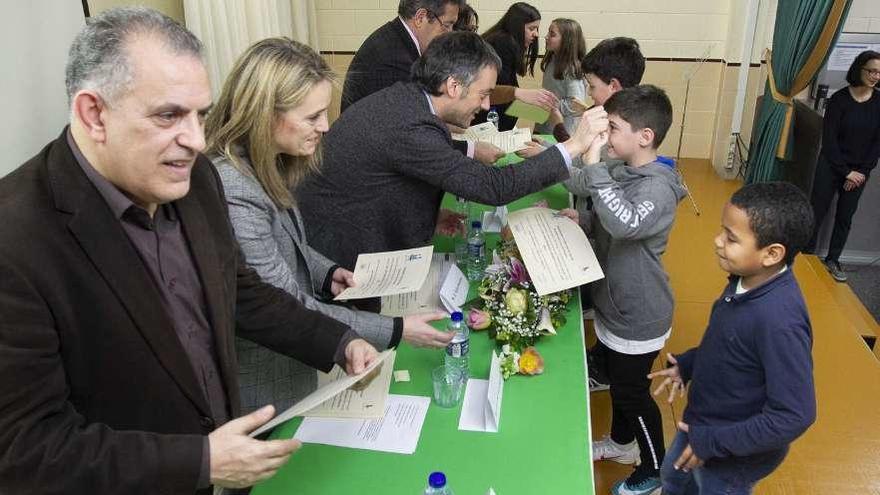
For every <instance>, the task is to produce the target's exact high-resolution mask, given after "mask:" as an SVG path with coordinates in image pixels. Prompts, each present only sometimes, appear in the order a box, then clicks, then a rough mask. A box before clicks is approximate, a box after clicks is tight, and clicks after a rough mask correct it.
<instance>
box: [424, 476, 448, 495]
mask: <svg viewBox="0 0 880 495" xmlns="http://www.w3.org/2000/svg"><path fill="white" fill-rule="evenodd" d="M425 495H453V493H452V488H449V486H447V485H446V475H445V474H443V473H441V472H440V471H437V472H436V473H431V475H430V476H428V488H425Z"/></svg>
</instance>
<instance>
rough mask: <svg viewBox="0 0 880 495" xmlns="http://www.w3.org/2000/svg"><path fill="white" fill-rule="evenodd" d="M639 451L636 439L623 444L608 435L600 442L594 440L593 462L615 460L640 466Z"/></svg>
mask: <svg viewBox="0 0 880 495" xmlns="http://www.w3.org/2000/svg"><path fill="white" fill-rule="evenodd" d="M639 453H640V452H639V444H638V443H636V441H635V440H633V441H632V442H630V443H628V444H626V445H621V444H619V443H617V442H615V441H614V440H612V439H611V437H610V436H607V437H604V438H603V439H602V440H599V441H598V442H593V462H595V461H614V462H618V463H620V464H635V465H636V466H638V465H639V464H640V463H641V458H640V457H639Z"/></svg>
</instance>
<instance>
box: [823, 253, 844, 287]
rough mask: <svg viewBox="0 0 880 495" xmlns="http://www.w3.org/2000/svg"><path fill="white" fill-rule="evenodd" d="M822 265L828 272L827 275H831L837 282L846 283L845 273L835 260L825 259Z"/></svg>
mask: <svg viewBox="0 0 880 495" xmlns="http://www.w3.org/2000/svg"><path fill="white" fill-rule="evenodd" d="M822 263H823V264H824V265H825V269H826V270H828V273H830V274H831V278H833V279H834V280H837V281H838V282H846V273H844V271H843V268H842V267H841V266H840V263H838V262H837V260H827V259H826V260H825V261H823V262H822Z"/></svg>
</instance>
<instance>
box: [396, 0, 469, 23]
mask: <svg viewBox="0 0 880 495" xmlns="http://www.w3.org/2000/svg"><path fill="white" fill-rule="evenodd" d="M448 4H452V5H455V6H457V7H458V8H459V10H461V9H462V8H463V7H464V5H465V1H464V0H400V3H399V4H398V5H397V15H399V16H400V17H402V18H404V19H412V18H413V17H415V16H416V12H418V11H419V9H425V10H427V11H428V12H430V13H431V14H433V15H435V16H439V15H443V9H444V7H446V5H448Z"/></svg>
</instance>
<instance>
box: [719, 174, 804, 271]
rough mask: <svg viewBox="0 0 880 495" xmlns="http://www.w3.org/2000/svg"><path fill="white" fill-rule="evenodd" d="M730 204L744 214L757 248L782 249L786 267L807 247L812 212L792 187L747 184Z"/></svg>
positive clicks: (769, 183)
mask: <svg viewBox="0 0 880 495" xmlns="http://www.w3.org/2000/svg"><path fill="white" fill-rule="evenodd" d="M730 204H732V205H733V206H736V207H737V208H739V209H741V210H743V211H745V212H746V215H747V216H748V217H749V228H750V229H752V232H754V233H755V238H756V239H757V242H758V248H759V249H760V248H763V247H766V246H769V245H770V244H774V243H779V244H782V245H783V246H785V259H784V262H785V264H786V265H790V264H791V262H792V261H794V257H795V256H797V254H798V253H799V252H801V251H802V250H803V249H804V248H806V247H808V246H807V243H808V242H810V238H811V237H812V235H813V209H812V207H811V206H810V202H809V200H807V197H806V196H805V195H804V193H803V192H801V190H800V189H798V188H797V187H796V186H795V185H794V184H791V183H788V182H762V183H756V184H748V185H746V186H743V187H742V188H740V189H739V190H738V191H737V192H735V193H733V196H732V197H731V198H730Z"/></svg>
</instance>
